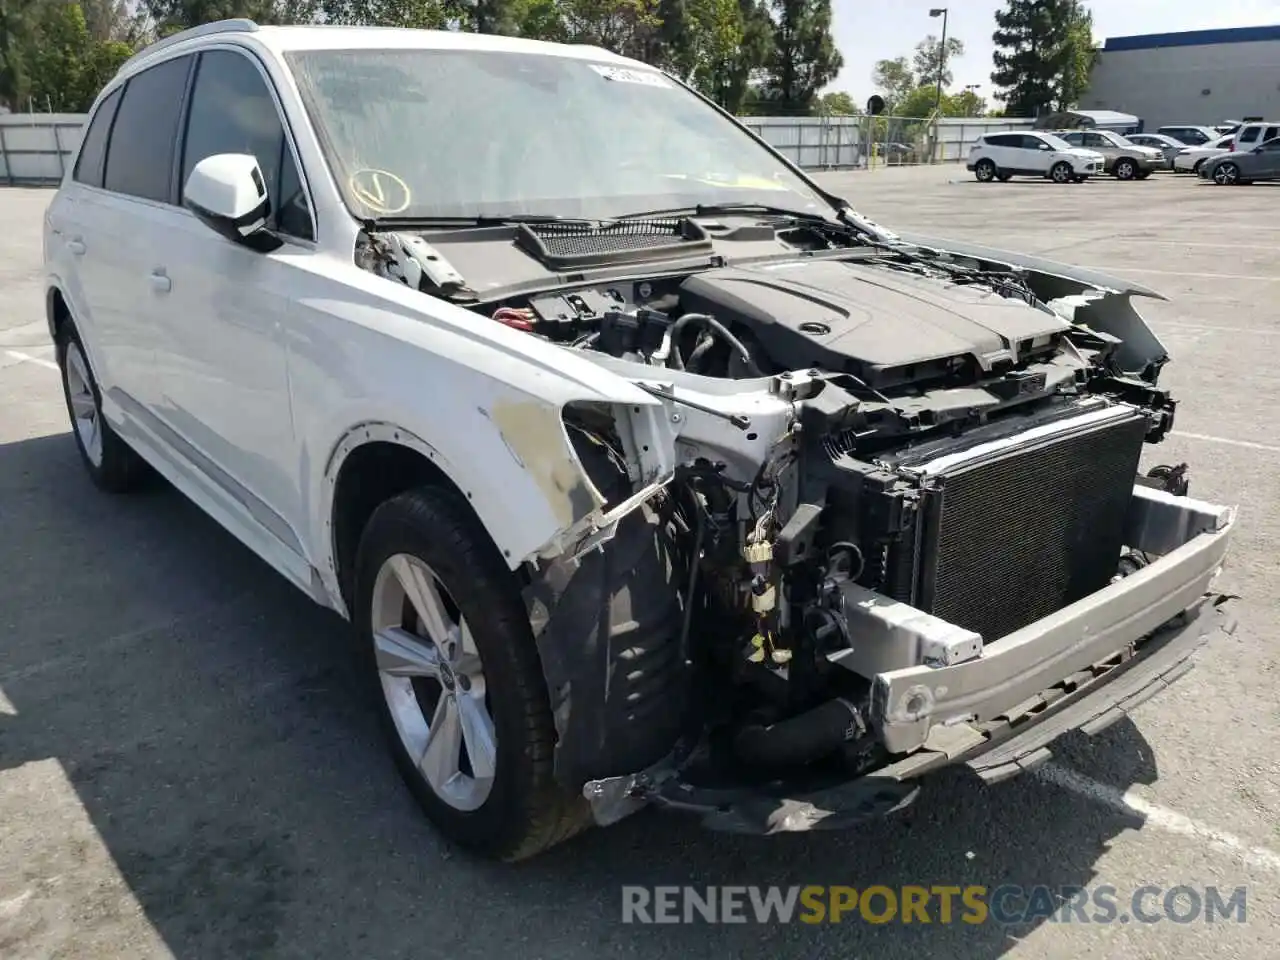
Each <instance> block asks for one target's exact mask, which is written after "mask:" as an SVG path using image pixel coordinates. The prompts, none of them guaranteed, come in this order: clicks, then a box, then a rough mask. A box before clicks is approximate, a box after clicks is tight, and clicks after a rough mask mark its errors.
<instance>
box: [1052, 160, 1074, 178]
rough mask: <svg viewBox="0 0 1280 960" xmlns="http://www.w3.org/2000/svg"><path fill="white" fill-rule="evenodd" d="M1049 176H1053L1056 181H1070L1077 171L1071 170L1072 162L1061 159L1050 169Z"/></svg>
mask: <svg viewBox="0 0 1280 960" xmlns="http://www.w3.org/2000/svg"><path fill="white" fill-rule="evenodd" d="M1049 176H1050V177H1052V178H1053V182H1054V183H1070V182H1071V180H1072V178H1073V177H1074V176H1075V173H1074V172H1072V170H1071V164H1069V163H1067V161H1065V160H1059V161H1058V162H1057V163H1055V164H1054V165H1053V169H1052V170H1050V171H1049Z"/></svg>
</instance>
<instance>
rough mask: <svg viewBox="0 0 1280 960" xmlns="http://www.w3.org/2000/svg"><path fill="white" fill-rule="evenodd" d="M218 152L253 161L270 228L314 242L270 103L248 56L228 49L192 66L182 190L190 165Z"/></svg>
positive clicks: (299, 186) (272, 100) (213, 52)
mask: <svg viewBox="0 0 1280 960" xmlns="http://www.w3.org/2000/svg"><path fill="white" fill-rule="evenodd" d="M219 153H249V154H252V155H253V156H255V157H256V158H257V160H258V166H259V167H261V168H262V176H263V178H264V179H265V180H266V184H267V196H268V197H269V198H270V200H271V210H272V218H271V223H270V226H271V228H272V229H275V230H278V231H280V232H281V233H284V234H288V235H289V236H293V237H298V238H299V239H302V240H314V239H315V233H314V230H313V229H312V224H311V212H310V206H309V202H308V200H307V193H306V190H305V188H304V187H303V185H302V181H301V178H300V177H299V175H298V168H297V165H296V164H295V163H294V159H293V153H292V152H291V151H290V149H289V139H288V137H287V136H286V135H285V130H284V124H283V123H282V122H281V119H280V111H279V110H278V109H277V108H276V102H275V98H274V97H272V95H271V91H270V89H268V87H267V81H266V78H265V77H264V76H263V75H262V73H261V72H260V71H259V70H258V68H257V67H256V66H255V65H254V63H253V62H252V61H251V60H250V59H249V58H248V56H246V55H244V54H241V53H236V52H234V51H231V50H209V51H206V52H205V53H203V54H201V56H200V62H199V64H197V66H196V80H195V87H194V89H193V91H192V94H191V110H190V112H189V113H188V116H187V131H186V138H185V142H184V144H183V151H182V189H183V190H184V191H185V188H186V183H187V178H188V177H190V176H191V171H192V170H193V169H195V165H196V164H197V163H199V162H200V161H201V160H203V159H204V158H205V157H211V156H213V155H214V154H219Z"/></svg>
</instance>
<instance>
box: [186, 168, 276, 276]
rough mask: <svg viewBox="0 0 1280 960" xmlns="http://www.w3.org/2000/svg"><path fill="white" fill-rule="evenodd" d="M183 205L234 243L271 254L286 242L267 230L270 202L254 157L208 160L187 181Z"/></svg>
mask: <svg viewBox="0 0 1280 960" xmlns="http://www.w3.org/2000/svg"><path fill="white" fill-rule="evenodd" d="M183 203H184V204H185V205H186V207H187V209H189V210H190V211H191V212H192V213H194V214H195V215H196V216H197V217H199V218H200V222H201V223H203V224H204V225H205V226H207V227H208V228H209V229H211V230H213V231H214V232H215V233H219V234H221V235H222V236H224V237H226V238H227V239H228V240H230V241H231V242H233V243H238V244H241V245H242V246H246V247H249V248H250V249H251V250H256V251H258V252H259V253H269V252H271V251H272V250H275V249H276V248H277V247H279V246H280V245H281V243H282V242H283V241H281V240H280V239H279V238H278V237H276V236H275V235H274V234H273V233H271V231H269V230H268V229H267V218H268V217H269V216H270V215H271V198H270V197H268V196H267V182H266V180H265V179H264V178H263V176H262V170H261V169H260V168H259V167H258V160H257V158H256V157H254V156H253V155H252V154H248V153H218V154H214V155H213V156H211V157H205V158H204V159H203V160H201V161H200V162H199V163H197V164H196V165H195V167H194V168H193V169H192V171H191V176H189V177H188V178H187V185H186V188H185V190H184V191H183Z"/></svg>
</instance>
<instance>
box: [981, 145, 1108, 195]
mask: <svg viewBox="0 0 1280 960" xmlns="http://www.w3.org/2000/svg"><path fill="white" fill-rule="evenodd" d="M1103 163H1104V158H1103V156H1102V154H1100V153H1097V152H1095V151H1093V150H1084V149H1081V148H1079V147H1073V146H1072V145H1071V144H1069V143H1067V142H1066V141H1065V140H1063V139H1062V138H1060V137H1057V136H1054V135H1053V134H1051V133H1039V132H1027V133H988V134H986V135H984V136H982V137H979V138H978V141H977V142H976V143H975V144H974V145H973V146H972V147H970V148H969V159H968V162H967V163H966V164H965V168H966V169H967V170H970V171H972V173H973V175H974V176H975V177H977V178H978V179H979V180H981V181H982V182H983V183H989V182H990V181H992V180H1001V181H1006V180H1008V179H1009V178H1011V177H1015V176H1018V177H1048V178H1049V179H1051V180H1053V181H1055V182H1057V183H1072V182H1074V183H1083V182H1084V181H1085V180H1087V179H1088V178H1089V177H1091V176H1094V175H1095V174H1100V173H1101V172H1102V167H1103Z"/></svg>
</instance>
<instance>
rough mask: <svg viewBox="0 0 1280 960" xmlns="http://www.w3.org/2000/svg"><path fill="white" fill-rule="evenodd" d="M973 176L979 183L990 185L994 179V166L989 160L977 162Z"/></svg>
mask: <svg viewBox="0 0 1280 960" xmlns="http://www.w3.org/2000/svg"><path fill="white" fill-rule="evenodd" d="M973 175H974V176H975V177H977V178H978V181H979V182H980V183H990V182H991V181H992V180H994V179H995V177H996V165H995V163H994V162H993V161H991V160H979V161H978V162H977V164H975V165H974V168H973Z"/></svg>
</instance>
